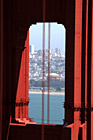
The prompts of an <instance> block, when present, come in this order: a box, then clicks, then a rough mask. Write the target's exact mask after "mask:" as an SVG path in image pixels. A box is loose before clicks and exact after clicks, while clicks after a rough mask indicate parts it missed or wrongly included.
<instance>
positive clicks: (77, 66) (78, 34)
mask: <svg viewBox="0 0 93 140" xmlns="http://www.w3.org/2000/svg"><path fill="white" fill-rule="evenodd" d="M82 2H83V1H82V0H76V1H75V56H74V108H75V110H74V131H73V133H74V134H73V139H76V140H78V133H79V126H80V108H81V53H82V4H83V3H82Z"/></svg>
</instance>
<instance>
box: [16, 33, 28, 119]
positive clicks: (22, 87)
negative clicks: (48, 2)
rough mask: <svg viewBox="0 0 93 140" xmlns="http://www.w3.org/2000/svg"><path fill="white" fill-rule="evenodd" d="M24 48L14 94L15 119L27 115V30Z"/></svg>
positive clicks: (26, 116)
mask: <svg viewBox="0 0 93 140" xmlns="http://www.w3.org/2000/svg"><path fill="white" fill-rule="evenodd" d="M24 47H25V48H24V50H23V52H22V59H21V67H20V74H19V80H18V88H17V95H16V106H15V119H17V118H20V119H23V118H26V119H29V117H28V103H29V99H28V92H29V91H28V89H29V31H28V33H27V39H26V41H25V46H24Z"/></svg>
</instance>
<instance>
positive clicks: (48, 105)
mask: <svg viewBox="0 0 93 140" xmlns="http://www.w3.org/2000/svg"><path fill="white" fill-rule="evenodd" d="M49 90H50V23H49V24H48V103H47V123H48V124H49V108H50V102H49Z"/></svg>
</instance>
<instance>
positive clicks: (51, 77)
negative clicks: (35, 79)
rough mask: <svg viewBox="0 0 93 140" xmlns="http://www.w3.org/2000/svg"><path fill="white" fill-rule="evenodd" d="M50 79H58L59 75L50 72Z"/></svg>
mask: <svg viewBox="0 0 93 140" xmlns="http://www.w3.org/2000/svg"><path fill="white" fill-rule="evenodd" d="M50 80H54V81H55V80H56V81H59V80H60V76H59V75H58V74H57V73H50Z"/></svg>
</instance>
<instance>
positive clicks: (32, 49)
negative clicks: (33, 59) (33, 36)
mask: <svg viewBox="0 0 93 140" xmlns="http://www.w3.org/2000/svg"><path fill="white" fill-rule="evenodd" d="M29 53H31V54H34V45H29Z"/></svg>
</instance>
